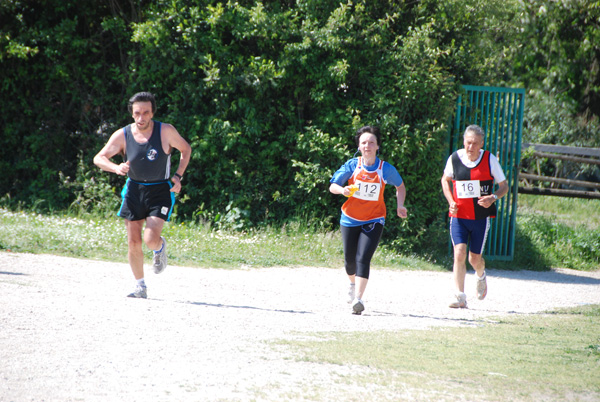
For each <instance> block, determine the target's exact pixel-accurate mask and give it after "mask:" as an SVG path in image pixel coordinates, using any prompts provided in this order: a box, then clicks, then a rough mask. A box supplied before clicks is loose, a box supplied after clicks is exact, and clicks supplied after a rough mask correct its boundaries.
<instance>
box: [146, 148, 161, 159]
mask: <svg viewBox="0 0 600 402" xmlns="http://www.w3.org/2000/svg"><path fill="white" fill-rule="evenodd" d="M157 155H158V151H157V150H156V149H154V148H152V149H150V150H149V151H148V153H147V154H146V158H148V160H149V161H153V160H155V159H156V156H157Z"/></svg>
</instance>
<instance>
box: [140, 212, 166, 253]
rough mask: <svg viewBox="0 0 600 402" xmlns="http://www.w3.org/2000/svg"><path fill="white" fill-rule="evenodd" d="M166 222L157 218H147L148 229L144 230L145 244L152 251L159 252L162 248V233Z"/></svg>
mask: <svg viewBox="0 0 600 402" xmlns="http://www.w3.org/2000/svg"><path fill="white" fill-rule="evenodd" d="M164 224H165V221H164V220H163V219H162V218H159V217H157V216H149V217H147V218H146V228H145V229H144V243H146V246H147V247H148V248H149V249H150V250H154V251H158V250H160V249H161V247H162V239H161V238H160V234H161V233H162V229H163V226H164Z"/></svg>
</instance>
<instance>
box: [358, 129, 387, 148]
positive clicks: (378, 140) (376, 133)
mask: <svg viewBox="0 0 600 402" xmlns="http://www.w3.org/2000/svg"><path fill="white" fill-rule="evenodd" d="M364 133H370V134H373V135H374V136H375V137H377V145H378V146H381V134H380V133H379V127H375V126H364V127H361V128H359V129H358V131H356V135H355V136H354V142H356V146H358V145H359V141H360V136H361V135H363V134H364Z"/></svg>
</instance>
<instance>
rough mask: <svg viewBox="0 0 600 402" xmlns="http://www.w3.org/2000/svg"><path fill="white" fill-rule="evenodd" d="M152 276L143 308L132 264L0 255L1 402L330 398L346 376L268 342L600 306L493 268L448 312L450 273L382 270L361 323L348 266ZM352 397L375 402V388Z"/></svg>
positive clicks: (596, 300)
mask: <svg viewBox="0 0 600 402" xmlns="http://www.w3.org/2000/svg"><path fill="white" fill-rule="evenodd" d="M488 265H491V266H493V263H488ZM146 271H147V274H146V275H147V277H146V283H147V285H148V297H149V298H148V299H147V300H142V299H130V298H127V297H125V295H126V294H127V293H129V292H130V291H131V290H132V288H133V277H132V275H131V271H130V270H129V266H128V265H127V264H121V263H110V262H101V261H94V260H82V259H75V258H67V257H57V256H52V255H31V254H17V253H10V252H0V401H3V402H4V401H11V402H12V401H15V402H21V401H152V402H154V401H246V400H264V401H267V400H268V401H280V400H298V399H301V398H299V397H298V394H299V392H298V391H299V390H302V389H306V390H308V391H309V388H310V387H320V388H321V389H326V390H328V391H327V392H329V393H330V394H329V395H330V398H331V399H329V398H326V399H329V400H335V399H336V395H338V394H337V392H338V391H341V390H340V388H341V387H347V385H344V382H343V381H342V382H338V381H336V379H337V378H339V377H340V376H347V375H351V374H352V369H353V368H352V367H344V366H334V365H326V364H315V363H310V362H305V361H301V360H299V359H296V358H295V356H294V355H293V354H291V352H290V351H289V350H286V348H285V347H284V346H282V345H274V344H272V343H270V342H269V341H270V340H277V339H305V338H307V337H310V336H311V334H312V333H314V332H329V331H375V330H392V331H401V330H405V329H422V330H427V329H429V328H432V327H438V326H459V325H461V326H469V325H481V324H482V322H485V320H486V319H488V318H490V317H498V316H506V315H519V314H535V313H539V312H542V311H546V310H549V309H553V308H556V307H569V306H577V305H582V304H590V303H593V304H600V271H597V272H591V273H590V272H578V271H572V270H563V269H561V270H555V271H551V272H531V271H516V272H512V271H500V270H495V269H491V268H488V271H487V274H488V286H489V291H488V296H487V298H486V299H485V300H483V301H478V300H476V298H475V297H474V292H475V279H474V275H473V273H472V271H471V272H470V274H469V275H468V277H467V288H468V289H469V290H470V291H471V292H470V293H468V296H469V309H463V310H454V309H450V308H448V307H447V304H448V301H449V297H450V295H451V290H452V279H451V273H450V272H442V273H440V272H415V271H387V270H380V269H377V268H374V269H373V270H372V273H371V281H370V283H369V286H368V288H367V292H366V294H365V303H366V311H365V313H363V315H362V316H355V315H352V314H351V313H350V307H349V305H348V304H346V300H345V298H344V294H345V291H346V279H345V274H344V272H343V269H342V268H338V269H330V268H305V267H300V268H268V269H256V268H252V269H236V270H225V269H199V268H188V267H175V266H169V267H168V268H167V269H166V270H165V272H164V273H163V274H161V275H155V274H153V273H151V270H150V269H149V268H148V267H147V268H146ZM345 392H352V394H353V395H354V396H355V397H356V398H357V399H356V400H360V399H362V398H363V397H364V398H366V400H368V389H363V388H357V389H355V390H345ZM302 394H303V393H301V395H302ZM308 394H310V393H307V395H308ZM321 395H322V394H321ZM306 398H307V400H308V399H310V397H306Z"/></svg>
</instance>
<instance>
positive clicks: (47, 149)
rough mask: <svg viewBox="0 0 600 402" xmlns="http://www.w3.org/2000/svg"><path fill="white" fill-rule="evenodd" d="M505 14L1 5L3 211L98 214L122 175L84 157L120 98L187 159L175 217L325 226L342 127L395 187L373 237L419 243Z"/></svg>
mask: <svg viewBox="0 0 600 402" xmlns="http://www.w3.org/2000/svg"><path fill="white" fill-rule="evenodd" d="M514 4H516V3H515V2H509V3H508V5H507V3H506V2H504V1H499V0H494V1H485V2H484V1H482V0H468V1H458V0H451V1H446V2H442V3H441V2H438V1H433V0H425V1H422V2H412V3H404V2H395V1H389V0H387V1H386V0H375V1H366V0H362V1H355V2H353V1H347V2H340V1H339V0H335V1H333V0H321V1H315V0H300V1H296V2H289V1H286V0H280V1H270V2H250V1H239V2H213V1H204V0H195V1H189V0H185V1H184V0H173V1H170V2H153V3H149V4H144V5H143V6H142V5H141V4H139V3H135V4H134V3H132V2H126V1H119V0H115V1H111V2H110V4H108V3H106V4H105V3H98V4H96V3H89V2H83V3H82V2H78V1H75V0H60V1H59V0H50V1H46V2H43V3H38V2H3V3H2V4H1V5H0V18H2V20H3V21H7V23H6V24H3V25H2V26H1V27H0V38H1V39H0V66H1V67H2V68H1V69H0V87H1V88H2V90H3V95H4V96H3V99H2V100H1V102H2V105H3V114H2V117H0V119H1V120H0V125H1V126H2V127H3V132H2V134H1V135H0V146H2V147H3V149H7V150H11V151H12V150H14V152H10V153H9V154H8V155H7V158H6V159H4V158H3V159H2V162H1V167H2V170H3V172H6V173H3V177H2V178H0V185H1V190H0V194H1V197H2V199H3V200H4V202H5V203H11V202H15V203H24V204H28V205H34V203H36V202H38V205H44V206H45V208H47V209H64V208H68V207H71V208H78V209H90V210H93V211H96V212H101V213H105V212H106V211H108V210H109V209H110V207H111V206H112V205H114V197H112V196H110V194H109V193H110V192H111V191H114V193H115V194H118V192H119V191H120V188H121V187H122V184H123V179H122V178H120V177H117V176H115V175H110V174H107V173H99V172H98V170H97V169H96V168H95V167H94V166H93V165H92V163H91V159H92V156H93V155H94V154H95V153H96V152H97V151H98V150H99V149H100V147H101V146H102V144H103V143H104V142H105V141H106V140H107V139H108V136H109V135H110V134H111V133H112V132H113V131H114V130H116V129H117V128H119V127H122V126H123V125H124V124H126V123H127V122H129V121H131V119H130V117H129V116H128V113H127V112H126V108H125V105H126V101H127V99H128V98H129V96H130V95H132V94H133V93H135V92H137V91H141V90H149V91H152V92H154V93H155V94H156V95H157V100H158V111H157V114H156V119H158V120H161V121H165V122H169V123H172V124H174V126H175V127H176V128H177V129H178V130H179V131H180V133H181V134H182V135H183V136H184V138H186V139H187V140H188V141H189V142H190V143H191V144H192V147H193V149H194V153H193V155H192V160H191V163H190V166H189V170H188V172H186V175H185V181H184V188H183V192H182V194H181V195H180V197H179V202H178V204H177V207H176V213H177V217H178V219H194V220H202V221H206V222H209V223H210V224H211V225H214V226H215V227H218V228H237V229H241V230H245V229H248V228H251V227H255V226H269V225H281V224H285V222H288V221H290V220H292V221H293V220H298V219H303V220H304V221H306V222H305V223H308V224H311V225H313V224H314V225H317V226H319V227H325V228H332V227H336V225H337V223H336V222H337V218H338V216H339V207H340V204H341V200H340V199H339V198H335V197H333V196H331V195H330V194H329V193H328V191H327V188H328V184H329V183H328V182H329V178H330V177H331V174H332V172H333V171H334V170H335V169H337V168H338V167H339V166H340V165H341V164H342V163H343V162H344V161H345V160H347V159H348V158H350V157H351V156H352V155H353V154H354V149H355V146H354V143H353V135H354V132H355V130H356V129H357V128H358V127H360V126H361V125H365V124H371V125H378V126H380V128H381V130H382V133H383V134H384V137H385V138H384V145H383V148H382V158H384V159H385V160H387V161H389V162H390V163H392V164H393V165H395V166H396V167H397V168H398V170H399V171H400V174H401V175H402V176H403V177H404V179H405V182H406V186H407V190H408V196H407V206H408V208H409V211H410V217H409V219H407V220H406V221H400V220H399V219H397V218H393V216H394V215H395V203H394V199H393V198H394V197H393V192H392V191H389V192H388V195H387V200H388V209H389V211H390V213H389V217H390V220H389V222H390V225H389V227H388V229H387V230H388V233H389V235H388V236H386V241H389V242H390V243H391V245H392V246H394V247H397V248H398V249H402V250H412V249H415V248H416V247H419V246H422V245H424V244H430V241H431V239H432V238H435V237H436V235H435V233H432V237H428V230H429V228H430V227H433V226H432V225H435V222H437V221H438V220H439V219H440V216H442V211H441V208H443V203H441V202H440V199H439V195H440V192H441V190H440V185H439V177H440V175H441V171H442V168H443V163H444V158H445V155H444V152H443V150H444V141H445V138H446V123H447V122H448V121H449V119H450V117H451V115H452V112H453V107H454V100H455V97H456V92H457V89H458V86H459V84H460V83H462V82H464V80H467V81H471V82H469V83H475V84H483V83H485V82H487V81H491V80H494V79H495V77H498V76H499V75H502V74H503V73H502V68H500V67H501V66H503V65H504V64H503V63H504V62H503V57H502V54H501V53H498V52H494V51H492V49H493V48H494V45H495V44H496V43H497V41H498V39H499V38H501V37H502V35H504V34H506V33H508V31H509V30H510V24H509V23H508V22H507V21H510V19H509V18H508V16H509V15H511V13H512V12H513V11H511V10H512V7H513V6H514ZM484 5H485V7H483V8H482V6H484ZM42 8H43V12H41V11H42ZM482 26H485V27H486V29H485V30H483V31H482V29H481V27H482ZM472 81H478V82H472ZM16 83H18V85H17V84H16ZM175 162H176V161H175ZM67 178H68V179H67ZM105 196H106V197H107V199H108V201H106V203H104V204H103V203H102V202H101V201H100V199H101V198H102V197H105ZM39 200H44V201H43V202H40V201H39ZM19 205H20V204H19Z"/></svg>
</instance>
